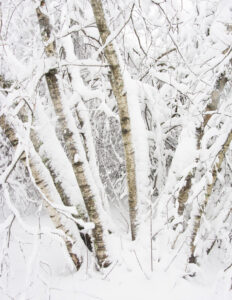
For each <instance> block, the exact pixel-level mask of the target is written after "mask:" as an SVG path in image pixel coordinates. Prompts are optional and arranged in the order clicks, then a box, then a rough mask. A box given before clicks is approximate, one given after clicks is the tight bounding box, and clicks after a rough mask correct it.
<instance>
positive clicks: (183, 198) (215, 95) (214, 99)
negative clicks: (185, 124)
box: [177, 74, 227, 215]
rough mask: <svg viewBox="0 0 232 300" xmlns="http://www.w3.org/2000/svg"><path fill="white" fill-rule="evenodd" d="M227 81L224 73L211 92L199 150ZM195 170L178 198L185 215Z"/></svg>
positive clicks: (198, 146) (180, 208) (199, 132)
mask: <svg viewBox="0 0 232 300" xmlns="http://www.w3.org/2000/svg"><path fill="white" fill-rule="evenodd" d="M226 82H227V78H226V77H225V76H224V75H223V74H222V75H221V77H220V78H219V79H218V80H217V82H216V89H215V90H214V91H213V92H212V93H211V101H210V103H209V104H208V105H207V106H206V109H205V114H204V118H203V123H202V126H201V127H199V128H196V137H197V150H198V151H199V150H200V148H201V140H202V138H203V135H204V131H205V128H206V126H207V124H208V122H209V120H210V119H211V117H212V111H215V110H217V107H218V104H219V101H220V96H221V93H222V92H223V90H224V87H225V85H226ZM195 172H196V168H195V169H193V170H192V171H191V172H189V173H188V175H187V176H186V178H185V184H184V186H183V187H182V188H181V189H180V191H179V195H178V198H177V199H178V203H179V207H178V213H179V215H183V212H184V209H185V205H186V202H187V201H188V197H189V192H190V190H191V187H192V179H193V177H194V176H195Z"/></svg>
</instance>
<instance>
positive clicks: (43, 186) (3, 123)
mask: <svg viewBox="0 0 232 300" xmlns="http://www.w3.org/2000/svg"><path fill="white" fill-rule="evenodd" d="M0 127H1V128H2V130H3V132H4V133H5V135H6V137H7V138H8V139H9V141H10V143H11V144H12V146H13V147H14V148H16V147H17V145H18V138H17V136H16V134H15V131H14V129H13V128H12V127H11V126H10V124H8V122H7V120H6V116H5V115H1V117H0ZM21 161H22V162H23V164H24V165H25V167H26V168H27V165H26V155H25V152H24V154H23V155H22V156H21ZM29 165H30V169H31V174H32V176H33V178H34V181H35V184H36V185H37V186H38V188H39V190H40V191H41V193H42V194H43V195H44V196H45V198H46V199H47V200H48V201H49V202H48V201H45V200H44V201H43V204H44V206H45V207H46V210H47V212H48V214H49V216H50V218H51V220H52V222H53V224H54V226H55V228H56V229H58V230H62V231H63V232H64V235H63V236H62V238H63V240H64V243H65V245H66V249H67V251H68V253H69V256H70V258H71V260H72V261H73V263H74V265H75V267H76V269H77V270H79V268H80V266H81V263H82V259H81V258H79V257H78V256H77V255H76V254H75V253H73V252H72V246H73V243H72V242H71V241H75V238H74V237H73V236H72V235H71V234H70V233H69V230H68V229H67V228H65V226H64V225H63V224H62V221H61V217H60V215H59V213H58V212H57V210H56V209H55V208H54V207H53V206H52V205H51V204H50V203H53V202H54V201H53V198H54V196H53V195H52V194H51V191H50V188H49V185H48V183H47V182H46V181H45V180H44V179H43V178H42V177H41V175H40V167H38V163H37V162H36V161H35V160H34V159H33V157H32V156H29Z"/></svg>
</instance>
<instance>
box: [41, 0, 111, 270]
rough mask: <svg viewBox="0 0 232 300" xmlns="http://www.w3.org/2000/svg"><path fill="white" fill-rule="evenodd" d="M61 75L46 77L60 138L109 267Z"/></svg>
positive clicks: (46, 31)
mask: <svg viewBox="0 0 232 300" xmlns="http://www.w3.org/2000/svg"><path fill="white" fill-rule="evenodd" d="M44 5H45V2H44V1H42V2H41V6H42V7H43V6H44ZM36 12H37V16H38V21H39V25H40V29H41V37H42V39H43V41H44V42H45V43H48V45H46V46H45V53H46V55H47V57H53V58H56V52H55V51H56V50H55V49H56V46H55V41H51V42H50V39H51V37H52V36H51V25H50V24H49V18H48V16H46V15H45V14H44V13H43V12H42V11H41V8H39V7H38V8H37V10H36ZM57 74H58V69H56V68H53V69H50V70H49V71H48V72H47V73H46V74H45V78H46V82H47V85H48V89H49V93H50V97H51V100H52V102H53V105H54V109H55V112H56V114H57V117H58V124H57V126H58V138H59V139H60V141H61V142H63V143H64V145H65V150H66V153H67V156H68V158H69V160H70V162H71V164H72V167H73V171H74V174H75V176H76V179H77V182H78V185H79V187H80V190H81V192H82V196H83V199H84V201H85V205H86V209H87V212H88V216H89V219H90V221H91V222H93V223H94V225H95V227H94V229H93V239H94V249H95V253H96V257H97V260H98V264H99V266H100V267H103V266H108V264H109V261H108V256H107V253H106V247H105V242H104V228H103V225H102V221H101V220H100V216H99V205H100V199H99V195H97V194H96V190H95V191H93V184H94V183H93V180H91V179H89V176H91V173H90V171H87V170H88V168H89V167H88V163H87V161H86V158H85V157H84V155H85V154H84V150H83V149H78V148H77V147H79V148H80V147H81V143H80V142H79V143H77V141H76V140H75V139H74V137H75V138H76V139H78V138H79V139H80V137H78V135H75V133H74V131H73V130H74V128H72V127H71V126H70V118H72V117H71V115H69V119H67V115H66V114H65V108H64V105H65V104H64V102H62V99H61V98H62V96H61V93H60V90H59V84H58V80H57V77H56V76H57ZM77 145H78V146H77ZM87 174H88V175H87ZM91 181H92V182H91Z"/></svg>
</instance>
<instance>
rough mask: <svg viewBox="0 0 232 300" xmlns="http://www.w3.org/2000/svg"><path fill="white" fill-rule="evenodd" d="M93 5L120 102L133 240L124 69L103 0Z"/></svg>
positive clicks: (132, 177)
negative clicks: (112, 40) (115, 46)
mask: <svg viewBox="0 0 232 300" xmlns="http://www.w3.org/2000/svg"><path fill="white" fill-rule="evenodd" d="M91 6H92V9H93V13H94V16H95V21H96V24H97V27H98V30H99V33H100V37H101V40H102V43H103V45H104V44H106V45H105V46H104V54H105V57H106V59H107V61H108V63H109V65H110V70H111V72H112V76H111V81H110V83H111V87H112V90H113V93H114V96H115V98H116V101H117V104H118V111H119V117H120V123H121V130H122V137H123V144H124V153H125V160H126V172H127V185H128V192H129V211H130V223H131V237H132V240H135V238H136V217H137V212H136V210H137V187H136V172H135V157H134V149H133V145H132V135H131V124H130V116H129V111H128V104H127V93H126V91H125V89H124V88H125V87H124V80H123V75H122V70H121V68H120V63H119V59H118V57H117V54H116V51H115V48H114V45H113V43H112V42H110V43H107V38H108V37H109V36H110V30H109V27H108V25H107V22H106V19H105V15H104V10H103V6H102V1H101V0H91Z"/></svg>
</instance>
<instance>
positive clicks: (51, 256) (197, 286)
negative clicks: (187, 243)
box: [0, 215, 232, 300]
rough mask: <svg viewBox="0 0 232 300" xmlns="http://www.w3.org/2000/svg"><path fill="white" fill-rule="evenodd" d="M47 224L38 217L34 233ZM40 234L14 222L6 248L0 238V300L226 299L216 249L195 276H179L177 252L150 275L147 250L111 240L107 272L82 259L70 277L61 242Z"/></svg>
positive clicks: (231, 296) (230, 296)
mask: <svg viewBox="0 0 232 300" xmlns="http://www.w3.org/2000/svg"><path fill="white" fill-rule="evenodd" d="M25 222H26V223H27V224H28V225H33V226H34V227H36V224H35V220H34V218H33V219H31V218H30V217H27V218H26V219H25ZM49 223H50V221H49V219H48V218H47V217H46V215H42V216H41V220H40V226H41V227H40V228H45V227H47V226H49V225H50V224H49ZM37 226H38V223H37ZM38 228H39V227H38ZM43 232H45V234H42V235H39V234H38V235H32V234H30V233H29V232H27V233H25V231H23V230H22V229H21V227H20V226H19V224H18V223H17V220H15V221H14V223H13V225H12V228H11V235H10V242H9V247H4V236H3V235H1V240H2V242H1V253H3V252H4V255H5V258H4V259H3V261H2V262H3V263H2V265H1V277H0V299H1V300H8V299H14V300H18V299H19V300H26V299H33V300H64V299H68V300H92V299H98V300H119V299H120V300H142V299H145V300H156V299H159V300H186V299H188V300H230V299H232V294H231V292H229V291H228V282H226V280H225V278H224V275H225V272H224V271H223V269H224V268H223V266H222V263H221V262H220V259H219V257H218V255H217V251H216V250H215V251H212V254H211V256H209V259H208V261H206V262H204V264H203V265H202V266H201V268H199V267H197V266H196V267H195V268H196V269H197V270H198V272H197V276H196V277H190V276H187V275H186V276H183V270H181V268H180V264H179V263H178V261H179V262H180V261H181V255H182V253H181V252H179V254H178V255H179V257H177V258H175V259H174V260H173V257H171V256H169V257H168V255H166V256H165V255H164V256H163V257H164V258H163V259H162V260H161V261H160V262H159V263H158V262H157V261H156V262H154V272H153V273H152V272H151V271H150V257H149V256H148V254H149V249H148V245H144V244H142V242H141V241H136V242H131V241H130V240H129V236H121V238H115V237H111V239H112V240H111V245H113V247H112V249H110V252H111V257H112V260H113V262H112V264H111V265H110V266H109V267H108V268H107V269H104V270H101V271H96V269H95V267H94V265H93V264H92V262H93V260H91V255H90V254H88V260H87V259H86V257H85V259H84V261H85V263H84V264H83V266H82V268H81V269H80V271H79V272H74V271H73V269H72V265H71V263H70V261H69V258H68V256H65V255H64V248H63V245H62V242H61V239H60V238H59V237H58V236H56V235H54V234H46V231H43ZM5 238H6V237H5ZM154 249H155V248H154ZM3 250H4V251H3ZM162 251H163V252H164V251H165V247H164V249H162ZM178 255H177V256H178ZM154 257H155V251H154ZM86 261H87V263H88V265H87V263H86ZM186 274H187V271H186ZM184 277H185V278H184Z"/></svg>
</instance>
